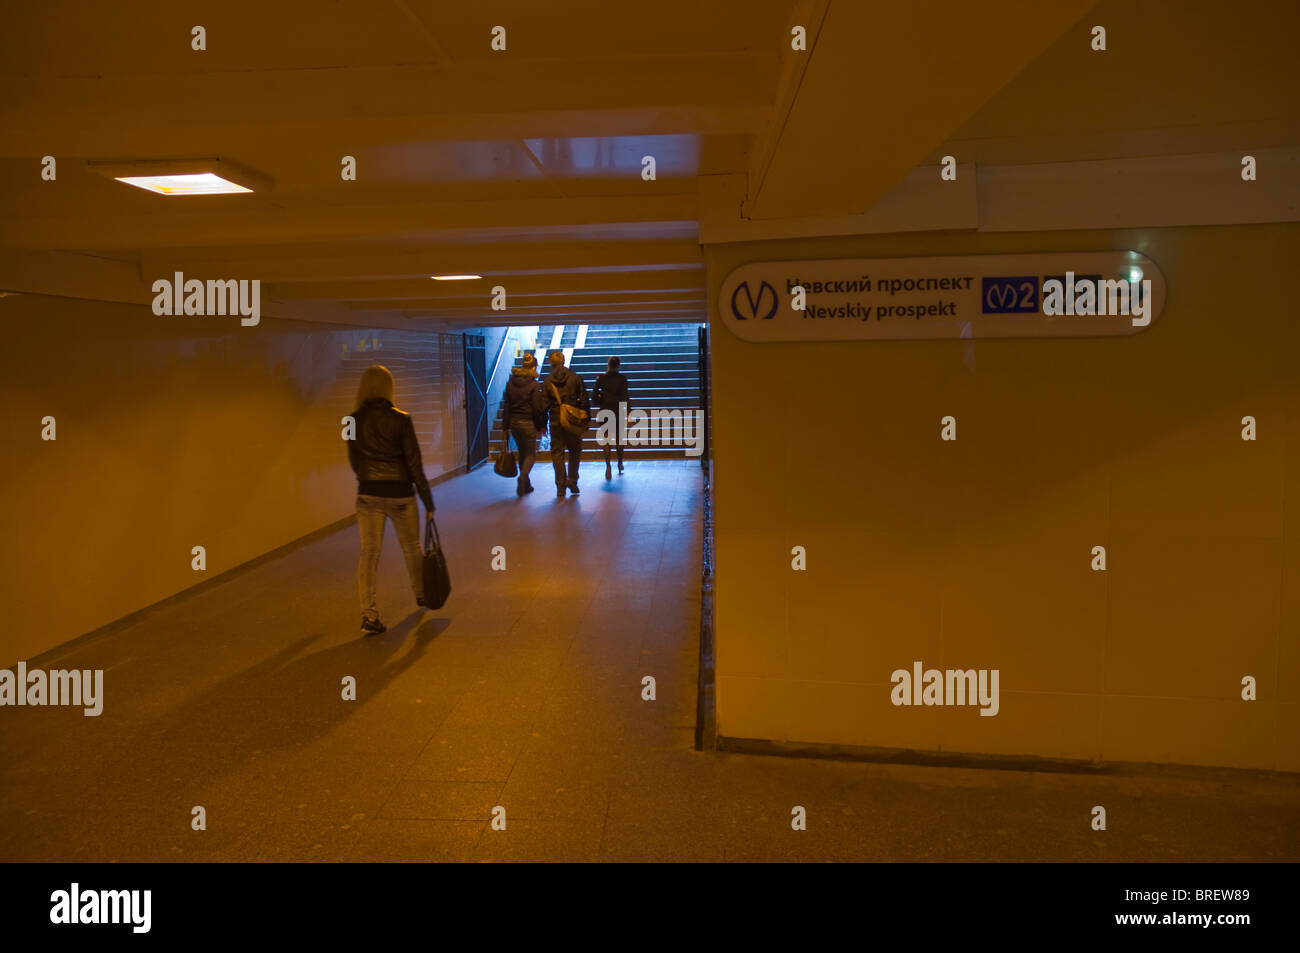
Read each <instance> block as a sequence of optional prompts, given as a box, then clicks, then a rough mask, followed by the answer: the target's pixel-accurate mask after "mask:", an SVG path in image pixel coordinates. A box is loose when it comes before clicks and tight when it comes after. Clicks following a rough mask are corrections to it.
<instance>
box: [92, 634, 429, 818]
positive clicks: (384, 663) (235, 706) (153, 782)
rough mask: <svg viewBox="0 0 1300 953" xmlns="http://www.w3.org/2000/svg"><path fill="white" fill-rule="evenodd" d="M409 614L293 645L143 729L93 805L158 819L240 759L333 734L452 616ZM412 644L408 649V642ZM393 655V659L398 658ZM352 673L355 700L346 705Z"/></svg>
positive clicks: (106, 775)
mask: <svg viewBox="0 0 1300 953" xmlns="http://www.w3.org/2000/svg"><path fill="white" fill-rule="evenodd" d="M421 615H422V613H420V612H413V613H411V614H410V615H409V616H407V617H406V618H405V619H403V620H402V621H401V622H399V623H398V624H397V625H395V626H393V627H392V628H391V629H389V630H388V631H387V632H385V633H383V634H381V635H376V636H370V637H367V638H354V639H350V640H348V641H347V642H344V643H341V644H338V645H333V646H330V647H328V648H324V649H321V650H320V651H317V652H312V653H310V654H308V655H302V654H301V653H302V652H304V651H306V650H307V649H308V648H309V647H310V646H311V645H312V644H313V643H316V642H318V641H319V640H320V639H322V638H323V637H324V635H325V633H324V632H323V631H320V632H315V633H313V634H311V635H306V636H303V637H302V638H300V639H298V640H296V641H294V642H291V643H290V644H288V645H286V646H285V647H284V648H282V649H280V650H279V651H277V652H275V653H274V654H273V655H271V656H269V657H267V658H266V659H264V660H262V661H260V662H258V663H256V664H255V665H252V666H250V667H249V668H246V669H244V670H243V671H241V672H238V673H237V674H234V675H230V676H228V677H226V678H224V679H222V680H221V681H220V682H218V683H217V684H216V685H213V686H212V687H210V688H208V689H206V690H205V691H203V692H202V693H201V694H198V695H196V696H194V697H192V698H189V699H187V700H186V701H185V702H183V703H182V704H180V705H179V706H177V707H175V708H172V709H170V710H169V711H167V712H166V713H164V714H162V715H160V716H158V717H157V718H156V719H154V720H153V721H151V722H148V723H146V724H145V725H143V726H142V727H141V728H140V729H139V731H138V732H136V734H135V737H134V738H133V739H132V743H131V745H130V746H129V748H128V749H127V750H128V751H129V752H130V754H128V756H127V757H125V758H122V759H119V760H117V761H115V762H114V763H113V764H112V766H111V767H109V768H108V769H107V770H106V771H104V772H103V773H101V774H100V775H99V776H98V777H97V778H96V783H95V787H96V792H95V793H96V798H95V799H96V801H97V802H99V803H109V804H114V805H116V806H115V807H114V808H113V813H114V815H115V817H117V818H120V819H121V820H122V821H126V820H127V819H128V817H130V816H131V815H145V816H147V815H152V814H155V813H156V811H157V810H158V808H159V806H161V805H164V804H165V805H168V809H169V810H174V807H172V805H173V804H175V803H179V800H178V799H180V800H183V795H184V793H185V792H187V791H194V790H197V789H202V788H203V787H205V786H208V785H211V784H212V783H213V782H215V781H217V780H219V779H220V778H222V777H225V776H227V775H230V774H233V773H235V772H236V771H237V770H238V769H239V767H240V766H241V765H242V764H244V763H245V762H247V761H250V760H253V759H256V760H258V761H266V760H267V759H268V758H270V757H274V756H276V755H287V754H292V753H293V752H295V751H298V750H301V749H303V748H305V747H307V746H308V745H311V744H313V743H315V742H317V741H319V740H320V739H321V738H323V737H324V736H325V735H327V734H329V733H330V732H331V731H333V730H334V729H335V728H337V727H338V725H339V724H341V723H342V722H343V721H344V720H345V719H346V718H348V717H350V716H351V715H353V714H355V713H356V712H357V711H359V710H360V708H361V706H363V705H365V704H367V703H368V702H369V701H370V700H372V699H374V698H376V697H378V696H379V694H380V693H381V692H382V691H383V690H384V688H385V687H386V686H387V685H388V684H389V683H390V682H392V681H393V679H395V678H397V677H398V676H399V675H401V674H402V673H403V672H405V671H406V670H408V669H409V668H411V667H412V666H413V665H415V664H416V663H417V662H419V660H420V659H421V658H422V657H423V656H424V653H425V650H426V649H427V648H428V646H429V644H430V643H431V642H432V641H433V640H434V639H435V638H437V637H438V636H439V635H440V634H441V633H442V632H443V631H445V630H446V628H447V627H448V626H449V625H450V624H451V620H450V619H446V618H438V617H435V616H433V615H424V616H423V617H421ZM412 631H414V634H415V638H414V640H412V641H411V642H410V644H409V647H408V648H407V649H406V651H405V652H401V651H400V650H401V649H402V648H403V646H404V645H406V643H407V636H408V635H410V634H411V633H412ZM399 653H400V654H399ZM345 676H352V677H353V678H355V679H356V682H355V688H356V691H355V701H350V700H344V698H343V694H342V693H343V688H344V683H343V679H344V677H345Z"/></svg>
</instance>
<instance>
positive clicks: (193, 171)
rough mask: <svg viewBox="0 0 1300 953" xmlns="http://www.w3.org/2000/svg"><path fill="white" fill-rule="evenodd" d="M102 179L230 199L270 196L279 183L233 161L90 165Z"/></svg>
mask: <svg viewBox="0 0 1300 953" xmlns="http://www.w3.org/2000/svg"><path fill="white" fill-rule="evenodd" d="M86 168H88V169H89V170H90V171H92V172H97V173H99V174H100V175H102V176H105V177H107V178H110V179H115V180H116V181H118V182H125V183H126V184H127V185H134V186H136V187H137V188H141V189H146V190H148V191H150V192H156V193H157V194H159V195H229V194H231V193H235V192H267V191H270V190H271V189H272V188H273V187H274V185H275V183H274V182H273V181H272V180H271V179H270V178H268V177H267V176H264V175H262V174H261V173H260V172H254V171H253V170H252V169H246V168H244V167H243V166H241V165H238V164H237V163H234V162H231V161H230V160H229V159H136V160H126V161H117V160H114V161H108V162H99V161H96V162H87V163H86Z"/></svg>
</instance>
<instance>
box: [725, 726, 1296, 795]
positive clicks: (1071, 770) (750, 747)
mask: <svg viewBox="0 0 1300 953" xmlns="http://www.w3.org/2000/svg"><path fill="white" fill-rule="evenodd" d="M716 748H717V750H718V751H728V752H733V753H736V754H757V755H771V756H776V757H784V758H818V759H822V760H831V761H861V762H872V763H876V764H909V765H922V766H928V767H940V768H980V769H984V770H997V771H1036V772H1040V773H1049V774H1091V775H1096V776H1105V777H1168V778H1187V779H1192V780H1203V781H1226V782H1232V781H1238V782H1241V781H1250V782H1260V781H1264V782H1270V781H1271V782H1281V783H1282V784H1283V785H1284V786H1286V787H1294V786H1297V785H1300V773H1297V772H1292V771H1267V770H1262V769H1259V768H1226V767H1210V766H1205V765H1194V764H1157V763H1155V762H1143V761H1084V760H1075V759H1070V758H1043V757H1038V756H1035V755H993V754H965V753H962V752H956V751H919V750H916V749H913V748H876V747H860V746H857V745H830V744H819V743H815V742H786V741H765V740H763V739H760V738H727V737H718V738H717V744H716Z"/></svg>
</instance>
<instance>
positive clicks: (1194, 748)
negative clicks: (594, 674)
mask: <svg viewBox="0 0 1300 953" xmlns="http://www.w3.org/2000/svg"><path fill="white" fill-rule="evenodd" d="M1111 248H1115V249H1128V248H1132V249H1136V250H1139V251H1141V252H1142V253H1143V254H1145V255H1147V256H1149V257H1150V258H1151V259H1152V260H1154V261H1155V262H1156V263H1157V265H1159V267H1160V268H1161V270H1162V272H1163V274H1164V275H1165V277H1166V280H1167V281H1168V301H1167V304H1166V307H1165V311H1164V314H1163V316H1162V317H1161V318H1160V319H1159V320H1158V321H1157V322H1156V323H1155V324H1153V325H1152V327H1151V328H1150V329H1148V330H1147V331H1146V332H1144V333H1142V334H1139V335H1136V336H1133V337H1122V338H1099V339H1092V340H1069V339H1048V338H1039V339H1026V340H987V341H977V342H974V343H972V342H970V341H957V340H952V341H880V342H848V341H845V342H835V343H808V344H759V343H749V342H745V341H741V340H740V339H739V338H737V337H736V336H735V335H734V334H732V333H731V331H729V330H728V329H726V328H723V327H719V326H716V325H715V327H714V329H713V333H712V347H713V372H714V380H713V398H714V407H715V422H716V426H715V429H714V433H713V436H714V454H715V470H714V473H715V493H716V520H717V522H716V525H717V671H718V696H717V697H718V731H719V734H720V735H722V736H726V737H733V738H761V739H773V740H778V741H788V742H820V743H828V744H838V745H861V746H887V747H907V748H919V749H926V750H945V751H960V752H972V753H977V752H982V753H994V754H1007V755H1022V754H1023V755H1040V756H1048V757H1063V758H1081V759H1098V758H1100V759H1108V760H1123V761H1155V762H1172V763H1190V764H1205V765H1226V766H1236V767H1252V768H1268V769H1284V770H1291V771H1295V770H1300V502H1298V501H1300V307H1298V306H1297V296H1296V293H1295V290H1294V275H1295V266H1294V262H1295V261H1296V260H1297V257H1300V228H1298V227H1297V226H1295V225H1276V226H1274V225H1268V226H1242V227H1213V228H1172V229H1152V230H1145V231H1133V232H1075V233H1069V232H1056V233H1047V234H1039V235H1035V234H1016V235H1012V234H1001V235H911V236H902V237H899V236H889V237H870V238H852V239H848V238H846V239H821V240H813V241H783V242H769V243H755V244H752V245H746V246H740V245H728V246H714V247H710V248H709V249H708V250H707V252H708V265H709V269H710V284H711V287H712V289H713V294H712V296H713V297H714V298H716V296H717V290H718V287H719V285H720V283H721V281H722V279H723V278H724V277H725V276H726V275H727V273H729V272H730V271H731V270H732V269H733V268H735V267H737V266H738V265H740V264H742V263H744V262H747V261H763V260H786V259H796V258H850V257H904V256H925V255H953V254H996V253H1015V252H1045V251H1068V250H1089V249H1097V250H1102V249H1111ZM713 307H715V308H716V303H715V304H714V306H713ZM714 318H715V321H716V314H715V315H714ZM778 395H780V399H778ZM948 414H951V415H953V416H955V417H956V418H957V426H958V439H957V440H956V441H955V442H947V443H946V442H942V441H941V440H940V439H939V430H940V418H941V417H943V416H944V415H948ZM1245 415H1251V416H1254V417H1255V418H1256V420H1257V421H1258V440H1256V441H1254V442H1247V441H1243V440H1242V439H1241V429H1242V425H1241V418H1242V417H1243V416H1245ZM795 545H801V546H804V547H806V549H807V567H808V568H807V571H805V572H795V571H793V570H792V569H791V547H792V546H795ZM1095 545H1104V546H1105V547H1106V549H1107V553H1108V570H1107V571H1106V572H1094V571H1092V568H1091V549H1092V547H1093V546H1095ZM917 660H919V661H922V662H923V663H924V665H925V667H926V668H931V667H933V668H938V669H947V668H961V669H967V668H976V669H981V668H984V669H994V668H996V669H999V670H1000V695H1001V711H1000V713H999V714H998V715H996V716H994V717H981V716H979V714H978V711H977V709H975V708H959V707H939V706H936V707H924V706H922V707H904V706H898V707H896V706H894V705H893V704H891V699H890V692H891V688H892V685H891V683H890V675H891V673H892V672H893V671H894V670H895V669H900V668H901V669H910V668H911V666H912V663H913V662H914V661H917ZM1248 675H1249V676H1253V677H1254V678H1255V679H1256V680H1257V682H1258V700H1257V701H1243V700H1242V698H1241V691H1242V684H1241V681H1242V678H1243V677H1245V676H1248Z"/></svg>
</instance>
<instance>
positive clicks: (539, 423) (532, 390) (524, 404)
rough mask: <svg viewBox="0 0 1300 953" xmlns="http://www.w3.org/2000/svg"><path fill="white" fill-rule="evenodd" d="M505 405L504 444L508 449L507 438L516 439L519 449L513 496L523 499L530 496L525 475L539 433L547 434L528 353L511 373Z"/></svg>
mask: <svg viewBox="0 0 1300 953" xmlns="http://www.w3.org/2000/svg"><path fill="white" fill-rule="evenodd" d="M505 405H506V406H505V413H504V414H502V415H501V418H502V421H503V429H504V430H505V433H504V434H503V437H504V440H503V443H504V445H505V446H506V447H507V448H509V446H510V438H511V437H514V438H515V446H516V447H517V448H518V449H519V482H518V485H517V486H516V487H515V495H516V496H523V495H524V494H525V493H531V492H533V484H532V482H531V481H530V480H529V479H528V474H529V471H531V470H532V469H533V461H534V460H535V459H536V457H537V435H538V432H539V431H540V432H545V430H546V397H545V395H544V394H543V393H542V387H541V385H540V384H538V383H537V358H536V357H534V356H533V354H532V352H531V351H529V352H526V353H525V354H524V359H523V362H522V364H521V366H519V367H516V368H515V369H514V370H512V371H511V372H510V380H509V381H507V382H506V396H505Z"/></svg>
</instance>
